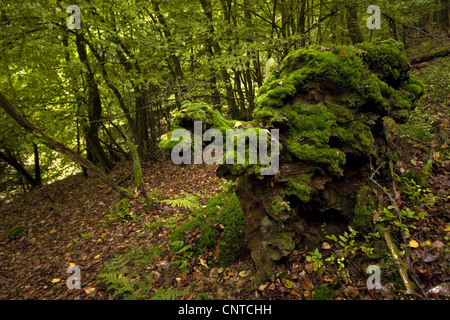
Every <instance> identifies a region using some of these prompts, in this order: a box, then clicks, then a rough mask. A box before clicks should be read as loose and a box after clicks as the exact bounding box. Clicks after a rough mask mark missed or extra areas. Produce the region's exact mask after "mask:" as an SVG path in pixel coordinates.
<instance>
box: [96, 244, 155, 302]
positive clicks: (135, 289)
mask: <svg viewBox="0 0 450 320" xmlns="http://www.w3.org/2000/svg"><path fill="white" fill-rule="evenodd" d="M158 252H159V249H158V248H157V247H152V246H150V247H144V248H142V247H137V246H131V247H130V250H129V251H128V252H125V253H123V254H120V255H117V256H115V257H114V258H112V259H111V261H110V262H106V263H105V264H104V269H103V271H102V272H101V273H100V275H99V277H98V280H99V281H100V283H102V284H103V285H105V286H106V290H107V291H109V292H112V295H113V296H114V297H120V298H122V299H125V300H137V299H143V298H145V297H146V296H147V295H148V294H149V292H150V290H151V288H152V284H153V275H152V274H151V273H149V272H147V270H146V268H147V267H148V266H150V265H151V264H152V262H153V259H154V257H155V256H156V254H157V253H158Z"/></svg>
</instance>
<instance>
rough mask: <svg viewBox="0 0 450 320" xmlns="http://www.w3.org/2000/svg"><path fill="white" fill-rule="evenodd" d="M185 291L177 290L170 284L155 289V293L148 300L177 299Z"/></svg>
mask: <svg viewBox="0 0 450 320" xmlns="http://www.w3.org/2000/svg"><path fill="white" fill-rule="evenodd" d="M186 293H187V292H186V291H185V290H179V289H175V288H173V287H172V286H168V287H167V288H158V289H156V291H155V294H154V295H152V296H151V298H150V300H177V299H179V298H181V297H182V296H184V295H185V294H186Z"/></svg>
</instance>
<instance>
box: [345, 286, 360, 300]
mask: <svg viewBox="0 0 450 320" xmlns="http://www.w3.org/2000/svg"><path fill="white" fill-rule="evenodd" d="M344 293H345V295H346V296H347V298H350V299H354V298H356V297H357V296H358V288H356V287H347V288H345V289H344Z"/></svg>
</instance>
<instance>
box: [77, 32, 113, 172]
mask: <svg viewBox="0 0 450 320" xmlns="http://www.w3.org/2000/svg"><path fill="white" fill-rule="evenodd" d="M75 43H76V46H77V51H78V55H79V58H80V61H81V62H82V63H83V64H84V65H85V67H86V69H87V72H86V77H87V88H86V92H87V99H86V105H87V107H88V110H89V111H88V120H89V123H88V124H87V126H86V128H85V137H86V147H87V152H88V159H89V160H90V161H92V162H93V163H95V164H98V165H99V166H100V167H101V168H102V169H103V170H105V171H106V172H108V171H109V170H111V169H112V167H113V166H114V163H113V162H112V161H111V160H110V159H109V158H108V157H107V155H106V153H105V151H104V150H103V147H102V146H101V144H100V140H99V138H98V129H99V126H100V121H101V116H102V102H101V98H100V91H99V89H98V86H97V83H96V82H95V79H94V74H93V72H92V69H91V67H90V65H89V61H88V57H87V52H86V43H85V42H84V40H83V37H82V36H81V35H80V34H77V35H76V41H75Z"/></svg>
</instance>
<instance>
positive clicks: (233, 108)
mask: <svg viewBox="0 0 450 320" xmlns="http://www.w3.org/2000/svg"><path fill="white" fill-rule="evenodd" d="M200 4H201V5H202V8H203V12H204V14H205V16H206V18H207V19H208V22H209V29H210V36H209V37H208V42H209V46H210V47H211V48H212V49H214V52H213V54H214V55H219V54H220V53H221V51H222V50H221V48H220V45H219V43H218V42H217V41H215V40H214V37H213V35H214V33H215V31H214V26H213V18H212V5H211V1H209V0H200ZM211 51H212V50H211ZM220 74H221V76H222V79H223V81H224V83H225V99H226V100H227V105H228V112H229V113H230V115H231V116H232V117H233V118H237V117H238V116H239V109H238V107H237V105H236V101H235V100H234V94H233V87H232V85H231V81H230V75H229V74H228V71H227V69H226V68H225V67H223V68H221V69H220Z"/></svg>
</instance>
